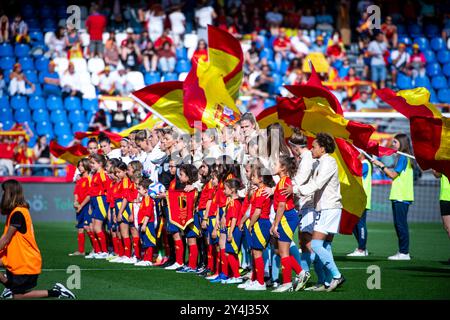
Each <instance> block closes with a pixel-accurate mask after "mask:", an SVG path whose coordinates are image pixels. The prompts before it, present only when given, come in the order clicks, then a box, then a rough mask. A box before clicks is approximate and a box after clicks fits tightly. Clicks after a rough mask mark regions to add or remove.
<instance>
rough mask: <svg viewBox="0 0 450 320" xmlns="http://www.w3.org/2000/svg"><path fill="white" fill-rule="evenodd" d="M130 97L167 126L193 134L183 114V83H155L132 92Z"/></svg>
mask: <svg viewBox="0 0 450 320" xmlns="http://www.w3.org/2000/svg"><path fill="white" fill-rule="evenodd" d="M131 96H132V98H133V99H135V100H136V101H137V102H139V103H140V104H141V105H142V106H143V107H144V108H146V109H148V110H150V111H151V112H152V113H153V114H154V115H156V116H157V117H159V118H160V119H161V120H163V121H164V122H166V123H167V124H169V125H171V126H175V127H177V128H178V129H180V130H182V131H185V132H188V133H192V132H193V128H192V127H191V126H190V125H189V123H188V120H187V119H186V117H185V115H184V113H183V82H181V81H168V82H161V83H155V84H152V85H150V86H147V87H145V88H142V89H140V90H137V91H134V92H133V93H132V94H131Z"/></svg>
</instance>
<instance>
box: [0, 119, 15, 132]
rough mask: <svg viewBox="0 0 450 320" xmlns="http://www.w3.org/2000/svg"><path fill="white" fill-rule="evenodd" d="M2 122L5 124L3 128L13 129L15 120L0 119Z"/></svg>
mask: <svg viewBox="0 0 450 320" xmlns="http://www.w3.org/2000/svg"><path fill="white" fill-rule="evenodd" d="M0 122H1V123H2V125H3V130H11V129H12V127H13V126H14V121H13V120H8V119H0Z"/></svg>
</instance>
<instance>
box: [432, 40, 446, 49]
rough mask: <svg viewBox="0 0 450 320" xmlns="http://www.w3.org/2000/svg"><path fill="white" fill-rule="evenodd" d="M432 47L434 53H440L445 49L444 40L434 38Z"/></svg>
mask: <svg viewBox="0 0 450 320" xmlns="http://www.w3.org/2000/svg"><path fill="white" fill-rule="evenodd" d="M430 46H431V49H433V50H434V51H440V50H442V49H444V48H445V44H444V40H442V38H441V37H436V38H433V39H431V43H430Z"/></svg>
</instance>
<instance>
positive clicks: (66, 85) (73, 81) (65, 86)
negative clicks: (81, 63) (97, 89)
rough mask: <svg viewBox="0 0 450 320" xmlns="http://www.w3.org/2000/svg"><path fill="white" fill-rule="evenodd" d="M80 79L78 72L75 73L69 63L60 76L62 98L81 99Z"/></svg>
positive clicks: (71, 64)
mask: <svg viewBox="0 0 450 320" xmlns="http://www.w3.org/2000/svg"><path fill="white" fill-rule="evenodd" d="M81 86H82V83H81V79H80V75H79V74H78V72H75V66H74V64H73V63H72V62H70V63H69V67H68V68H67V70H66V71H64V73H63V74H62V75H61V87H62V97H63V99H65V98H66V97H69V96H70V97H78V98H81V97H82V96H83V93H82V92H81Z"/></svg>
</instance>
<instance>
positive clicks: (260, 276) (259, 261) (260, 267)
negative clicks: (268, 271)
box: [255, 257, 264, 284]
mask: <svg viewBox="0 0 450 320" xmlns="http://www.w3.org/2000/svg"><path fill="white" fill-rule="evenodd" d="M255 270H256V280H258V282H259V284H264V260H263V258H262V257H259V258H256V259H255Z"/></svg>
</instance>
